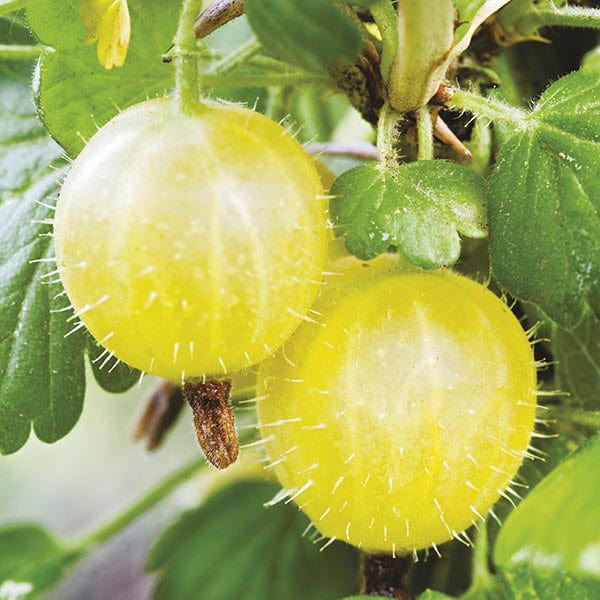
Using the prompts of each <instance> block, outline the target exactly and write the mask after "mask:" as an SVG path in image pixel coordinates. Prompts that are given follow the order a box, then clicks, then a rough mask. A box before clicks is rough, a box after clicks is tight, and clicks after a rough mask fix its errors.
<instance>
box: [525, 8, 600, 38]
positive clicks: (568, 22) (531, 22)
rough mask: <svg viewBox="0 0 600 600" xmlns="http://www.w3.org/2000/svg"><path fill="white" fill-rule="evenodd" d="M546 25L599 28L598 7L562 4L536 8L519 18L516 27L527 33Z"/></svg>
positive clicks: (599, 15) (599, 13)
mask: <svg viewBox="0 0 600 600" xmlns="http://www.w3.org/2000/svg"><path fill="white" fill-rule="evenodd" d="M546 25H554V26H557V27H583V28H588V29H600V8H587V7H583V6H563V7H561V8H558V7H554V8H543V9H538V10H534V11H532V12H531V13H529V14H528V15H527V16H525V17H524V18H523V19H521V21H519V24H518V28H519V29H520V30H521V31H523V32H525V33H529V32H532V31H535V30H536V29H539V28H540V27H544V26H546Z"/></svg>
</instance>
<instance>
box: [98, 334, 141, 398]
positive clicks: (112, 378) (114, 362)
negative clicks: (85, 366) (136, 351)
mask: <svg viewBox="0 0 600 600" xmlns="http://www.w3.org/2000/svg"><path fill="white" fill-rule="evenodd" d="M87 350H88V357H89V359H90V365H91V367H92V373H94V378H95V379H96V381H97V382H98V384H99V385H100V387H102V389H104V390H106V391H107V392H111V393H112V394H122V393H123V392H126V391H127V390H128V389H130V388H132V387H133V386H134V385H135V384H136V383H137V382H138V381H139V380H140V375H141V373H140V371H138V370H137V369H133V368H132V367H130V366H129V365H126V364H125V363H124V362H121V361H120V360H119V359H118V358H115V357H114V355H113V354H111V353H110V352H109V351H108V350H105V349H104V348H103V347H102V346H101V345H100V344H98V342H96V340H95V339H94V338H93V337H92V336H91V335H88V339H87Z"/></svg>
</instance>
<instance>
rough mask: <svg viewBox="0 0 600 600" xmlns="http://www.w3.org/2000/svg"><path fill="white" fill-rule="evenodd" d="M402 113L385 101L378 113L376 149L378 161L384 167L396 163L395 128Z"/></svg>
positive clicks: (394, 165)
mask: <svg viewBox="0 0 600 600" xmlns="http://www.w3.org/2000/svg"><path fill="white" fill-rule="evenodd" d="M401 118H402V115H400V114H399V113H397V112H396V111H395V110H394V109H393V108H391V106H390V105H389V104H388V103H387V102H386V103H385V104H384V105H383V107H382V109H381V112H380V113H379V122H378V123H377V151H378V152H379V162H380V164H381V165H382V167H383V168H384V169H394V168H395V167H396V164H397V156H396V149H395V144H396V138H397V133H396V128H397V126H398V121H399V120H400V119H401Z"/></svg>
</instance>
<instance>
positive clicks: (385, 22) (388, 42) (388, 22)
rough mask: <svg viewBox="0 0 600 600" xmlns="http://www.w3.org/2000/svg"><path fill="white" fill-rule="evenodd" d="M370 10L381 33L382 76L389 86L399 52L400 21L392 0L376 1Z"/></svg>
mask: <svg viewBox="0 0 600 600" xmlns="http://www.w3.org/2000/svg"><path fill="white" fill-rule="evenodd" d="M370 10H371V14H372V15H373V18H374V19H375V23H376V24H377V27H378V28H379V33H381V41H382V45H383V49H382V53H381V75H382V77H383V81H384V82H385V83H386V84H387V82H388V79H389V77H390V72H391V70H392V66H393V64H394V59H395V58H396V52H397V51H398V19H397V17H396V11H395V10H394V6H393V5H392V3H391V1H390V0H376V2H375V3H374V4H372V5H371V6H370Z"/></svg>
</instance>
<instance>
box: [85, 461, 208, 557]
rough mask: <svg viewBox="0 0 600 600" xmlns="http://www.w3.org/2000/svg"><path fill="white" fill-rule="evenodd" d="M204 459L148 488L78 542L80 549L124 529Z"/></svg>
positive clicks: (160, 499) (189, 474) (195, 470)
mask: <svg viewBox="0 0 600 600" xmlns="http://www.w3.org/2000/svg"><path fill="white" fill-rule="evenodd" d="M206 464H207V463H206V461H205V460H195V461H193V462H191V463H189V464H187V465H185V466H184V467H182V468H181V469H179V470H178V471H175V473H173V474H172V475H170V476H169V477H167V479H165V480H164V481H162V482H161V483H159V484H158V485H157V486H156V487H155V488H153V489H152V490H150V491H149V492H148V493H147V494H146V495H145V496H143V497H142V498H140V499H139V500H138V501H137V502H135V503H134V504H133V505H131V506H130V507H129V508H127V509H125V511H123V512H122V513H121V514H120V515H117V516H116V517H115V518H114V519H112V520H110V521H109V522H108V523H106V524H105V525H103V526H102V527H100V529H98V530H97V531H95V532H93V533H92V534H91V535H89V536H87V537H86V538H84V539H83V540H81V542H80V543H79V544H78V546H79V547H80V548H82V549H85V550H89V549H91V548H92V547H93V546H97V545H99V544H103V543H104V542H106V541H107V540H109V539H110V538H112V537H113V536H114V535H116V534H117V533H119V532H120V531H121V530H123V529H125V527H127V526H128V525H129V524H131V523H132V522H133V521H135V520H136V519H137V518H138V517H140V516H141V515H143V514H144V513H145V512H147V511H148V510H150V509H151V508H153V507H154V506H155V505H156V504H158V503H159V502H161V501H162V500H164V499H165V498H166V497H167V496H169V495H170V494H171V493H172V492H173V491H174V490H175V489H177V488H178V487H179V486H180V485H182V484H183V483H185V482H186V481H188V480H189V479H191V478H192V477H193V476H194V475H195V474H196V473H198V471H200V470H202V469H204V468H205V467H206Z"/></svg>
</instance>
